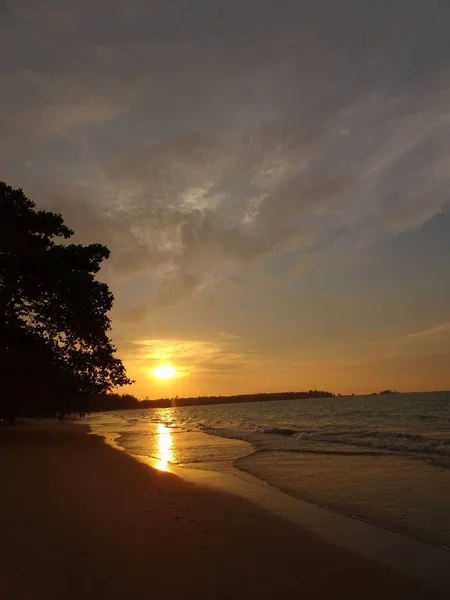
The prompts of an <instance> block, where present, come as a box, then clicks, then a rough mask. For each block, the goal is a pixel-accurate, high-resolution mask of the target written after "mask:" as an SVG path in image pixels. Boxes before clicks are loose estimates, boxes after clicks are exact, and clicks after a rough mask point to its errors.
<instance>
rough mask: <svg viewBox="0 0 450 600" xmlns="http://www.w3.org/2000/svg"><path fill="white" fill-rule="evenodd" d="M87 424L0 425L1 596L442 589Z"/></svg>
mask: <svg viewBox="0 0 450 600" xmlns="http://www.w3.org/2000/svg"><path fill="white" fill-rule="evenodd" d="M86 431H87V427H86V428H85V427H80V426H75V425H72V424H70V423H65V424H61V423H54V422H52V423H45V422H44V423H37V424H23V425H17V426H16V427H2V428H1V429H0V466H1V495H0V509H1V510H0V532H1V546H0V547H1V550H0V561H1V563H0V590H1V597H2V599H3V598H4V599H5V600H16V599H17V600H28V599H30V600H31V599H33V600H40V599H42V600H43V599H46V600H52V599H55V600H56V599H58V600H62V599H66V598H69V599H72V598H73V599H87V598H89V599H90V598H92V599H94V598H95V599H101V600H103V599H105V600H106V599H108V600H113V599H116V598H117V599H119V598H120V599H121V600H128V599H131V600H133V599H135V598H136V599H138V598H139V599H141V598H154V599H157V600H159V599H161V600H162V599H165V600H166V599H172V598H180V599H182V598H193V599H199V600H200V599H208V600H211V599H223V600H225V599H229V600H231V599H244V598H245V599H253V598H255V599H261V598H273V599H280V600H281V599H283V598H291V597H292V598H304V599H305V600H306V599H312V598H323V599H329V598H333V599H336V598H342V599H344V598H345V599H349V598H355V599H358V600H360V599H361V598H365V599H370V598H373V599H375V598H377V599H379V598H383V599H386V598H396V599H398V598H408V599H409V600H410V599H414V598H427V599H429V600H431V599H432V598H443V597H444V596H439V595H438V594H437V593H435V592H432V591H430V590H427V589H426V588H424V587H422V585H421V584H419V583H417V582H415V581H413V580H411V579H408V578H406V577H405V576H402V575H400V574H398V573H396V572H395V571H393V570H390V569H389V568H388V567H386V566H383V565H381V564H378V563H376V562H372V561H370V560H368V559H365V558H363V557H361V556H358V555H356V554H352V553H351V552H350V551H348V550H343V549H340V548H338V547H336V546H333V545H331V544H328V543H326V542H324V541H322V540H321V539H320V538H319V537H316V536H315V535H314V534H312V533H310V532H308V531H307V530H305V529H303V528H301V527H300V526H298V525H296V524H292V523H290V522H289V521H284V520H283V519H281V518H279V517H277V516H275V515H272V514H271V513H269V512H266V511H265V510H263V509H261V508H259V507H257V506H255V505H254V504H252V503H250V502H248V501H246V500H243V499H241V498H238V497H235V496H231V495H227V494H224V493H220V492H218V491H215V490H212V489H209V488H205V487H201V486H199V485H195V484H192V483H189V482H186V481H184V480H183V479H181V478H179V477H177V476H175V475H173V474H170V473H163V472H160V471H157V470H155V469H151V468H150V467H148V466H147V465H144V464H141V463H139V462H138V461H136V460H134V459H133V458H131V457H129V456H127V455H126V454H125V453H123V452H120V451H118V450H115V449H113V448H111V447H109V446H107V445H106V444H105V443H104V442H103V440H102V439H100V438H98V437H96V436H90V435H86V434H85V432H86Z"/></svg>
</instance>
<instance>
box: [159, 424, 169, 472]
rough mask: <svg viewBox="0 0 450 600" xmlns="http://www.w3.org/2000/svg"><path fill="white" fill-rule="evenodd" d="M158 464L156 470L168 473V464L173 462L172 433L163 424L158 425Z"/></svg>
mask: <svg viewBox="0 0 450 600" xmlns="http://www.w3.org/2000/svg"><path fill="white" fill-rule="evenodd" d="M157 434H158V462H157V464H156V468H157V469H159V470H160V471H168V470H169V468H168V463H170V462H171V461H172V460H173V450H172V432H171V430H170V427H167V425H164V423H158V429H157Z"/></svg>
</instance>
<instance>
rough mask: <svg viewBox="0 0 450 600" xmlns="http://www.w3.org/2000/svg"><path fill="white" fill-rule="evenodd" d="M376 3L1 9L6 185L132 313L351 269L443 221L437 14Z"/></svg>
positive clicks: (424, 7)
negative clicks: (85, 247) (92, 253)
mask: <svg viewBox="0 0 450 600" xmlns="http://www.w3.org/2000/svg"><path fill="white" fill-rule="evenodd" d="M381 4H382V3H374V2H371V1H370V0H365V1H364V0H358V1H356V0H342V1H341V2H339V3H336V2H334V1H333V0H328V1H325V0H322V1H321V2H317V1H316V0H314V1H313V0H311V1H306V2H302V3H298V2H295V1H294V0H292V2H291V1H288V2H284V3H282V6H280V3H278V2H275V0H265V1H259V0H258V1H256V0H248V2H242V3H230V2H225V1H222V0H220V1H219V0H216V1H212V2H209V3H207V5H206V4H205V3H204V2H201V1H200V0H196V1H194V2H185V1H181V0H180V1H179V2H172V3H168V2H163V1H160V2H151V3H143V2H141V1H140V0H131V1H130V2H128V3H126V5H125V4H124V3H122V2H118V1H116V2H114V1H112V2H106V0H94V1H89V2H88V1H87V0H85V1H83V0H81V1H80V2H78V3H77V5H76V7H75V6H74V5H73V3H68V2H61V1H59V2H56V0H43V1H42V2H40V3H39V6H37V5H36V3H32V2H29V1H28V0H14V2H7V3H6V8H5V11H4V15H3V19H2V25H1V27H2V36H0V55H2V56H8V57H10V59H9V60H8V64H7V69H5V70H4V75H3V76H2V78H1V79H0V91H1V92H2V93H1V94H0V109H1V110H0V114H2V115H3V119H2V120H1V122H0V133H1V134H2V135H3V137H4V138H5V137H7V138H8V140H10V142H9V144H7V145H6V146H5V147H4V148H3V150H0V159H1V160H2V164H4V165H5V176H6V175H7V174H9V175H10V176H11V179H12V180H14V182H15V181H16V180H17V181H18V184H19V185H21V186H22V187H24V189H25V191H28V190H30V195H32V194H31V191H35V192H36V196H35V197H36V199H38V201H39V203H40V204H41V205H43V206H44V205H45V206H50V207H52V208H56V209H57V210H60V211H61V212H62V213H63V214H64V215H65V216H66V219H67V221H68V223H69V225H71V226H73V227H74V228H76V230H77V233H78V235H79V236H80V238H82V239H83V240H88V239H89V240H91V241H94V240H97V238H100V241H103V242H104V243H106V244H108V246H110V247H111V250H112V259H111V269H110V270H109V274H108V277H111V278H114V277H115V278H116V279H124V278H127V277H128V278H132V277H136V276H137V275H139V276H142V275H143V274H144V275H147V276H148V277H149V278H150V279H151V282H152V285H150V286H148V287H149V294H148V298H147V299H146V300H145V301H144V302H143V303H142V302H141V304H139V305H138V306H136V307H135V308H134V309H133V310H132V311H130V312H128V313H127V315H125V317H126V318H128V319H130V320H137V319H143V318H145V317H146V315H147V314H148V313H149V312H152V311H155V310H157V309H160V308H161V307H163V306H167V305H169V304H171V303H175V302H181V301H183V300H184V299H186V298H188V297H190V296H191V295H193V294H195V293H200V292H201V291H202V290H204V289H205V288H207V287H208V286H211V285H216V284H217V281H218V279H220V273H222V271H224V270H225V271H227V272H228V271H229V272H239V273H240V277H241V278H242V280H243V281H244V282H245V275H242V273H243V272H244V271H245V269H246V268H247V267H248V266H249V265H251V264H253V263H255V262H257V261H260V262H261V261H264V260H268V259H270V258H273V257H280V256H283V255H285V254H289V255H291V256H294V257H295V260H293V261H292V263H293V264H295V265H297V267H294V268H296V269H297V273H300V272H303V271H304V265H305V264H306V263H308V264H314V260H315V257H316V256H318V255H321V254H325V255H332V256H333V257H334V256H336V255H339V254H341V255H352V253H356V254H358V255H359V256H362V255H363V254H364V250H365V249H366V248H370V247H371V246H373V245H374V244H377V243H379V242H380V241H381V240H383V239H385V238H387V237H389V236H393V235H397V234H399V233H402V232H404V231H406V230H409V229H414V228H418V227H420V226H421V225H423V224H424V223H425V222H427V220H429V219H431V218H433V217H434V216H436V215H437V214H439V212H440V211H443V210H447V208H448V195H447V192H448V186H449V177H450V176H449V173H448V169H447V168H446V162H445V161H446V160H447V158H446V157H447V156H448V154H449V150H450V117H449V111H448V106H449V101H450V90H449V86H448V83H447V82H448V74H449V66H450V64H449V56H450V41H449V37H448V35H447V32H448V27H449V25H450V11H449V10H448V8H447V7H446V6H444V4H445V3H438V2H434V1H433V0H431V2H427V3H422V2H417V1H415V0H407V1H406V0H397V1H395V2H391V3H389V5H388V4H386V6H384V5H382V6H381ZM324 15H327V17H326V18H325V17H324ZM311 32H313V33H311ZM113 271H114V272H113Z"/></svg>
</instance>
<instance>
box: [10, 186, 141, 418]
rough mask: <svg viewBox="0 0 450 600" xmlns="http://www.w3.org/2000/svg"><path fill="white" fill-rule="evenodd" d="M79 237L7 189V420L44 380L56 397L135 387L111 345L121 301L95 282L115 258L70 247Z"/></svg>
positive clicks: (93, 248)
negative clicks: (115, 313) (115, 308)
mask: <svg viewBox="0 0 450 600" xmlns="http://www.w3.org/2000/svg"><path fill="white" fill-rule="evenodd" d="M72 235H73V231H72V230H71V229H69V228H68V227H67V226H66V225H65V224H64V221H63V218H62V216H61V215H60V214H55V213H52V212H48V211H43V210H36V205H35V203H34V202H32V201H31V200H29V199H28V198H27V197H26V196H25V194H24V193H23V191H22V190H21V189H13V188H12V187H10V186H8V185H6V184H5V183H3V182H1V183H0V377H1V388H0V393H1V396H0V403H1V404H0V412H5V409H6V408H7V407H9V412H10V413H11V414H14V412H15V410H16V409H17V408H18V406H19V405H20V403H21V402H22V404H23V400H24V398H25V391H24V390H25V388H27V389H28V393H29V394H30V390H32V389H33V386H36V385H40V389H42V386H43V382H42V379H43V376H44V374H45V381H46V385H45V386H44V387H45V388H46V389H47V388H48V390H47V393H48V394H49V396H52V397H58V396H59V397H61V396H62V395H64V396H65V397H68V396H72V397H75V396H80V395H87V394H92V393H104V392H106V391H108V390H110V389H111V388H113V387H117V386H123V385H127V384H129V383H132V382H131V381H130V379H128V377H127V376H126V372H125V368H124V366H123V364H122V362H121V360H120V359H119V358H117V357H116V356H115V352H116V349H115V347H114V346H113V344H112V342H111V339H110V338H109V337H108V331H109V330H110V329H111V323H110V319H109V317H108V312H109V311H110V309H111V308H112V305H113V300H114V298H113V295H112V293H111V292H110V290H109V288H108V286H107V284H106V283H102V282H100V281H98V280H97V279H96V278H95V276H96V274H97V273H98V271H99V270H100V266H101V263H102V262H103V260H106V259H107V258H108V257H109V250H108V248H106V247H105V246H102V245H101V244H91V245H88V246H83V245H79V244H67V245H64V244H63V240H65V239H68V238H70V237H71V236H72ZM24 374H26V377H27V381H26V385H24V377H23V375H24ZM2 409H3V410H2Z"/></svg>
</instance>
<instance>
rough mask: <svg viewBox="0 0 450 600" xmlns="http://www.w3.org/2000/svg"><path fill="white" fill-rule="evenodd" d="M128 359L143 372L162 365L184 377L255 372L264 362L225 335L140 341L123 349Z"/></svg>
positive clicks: (237, 338) (231, 336)
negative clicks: (207, 338)
mask: <svg viewBox="0 0 450 600" xmlns="http://www.w3.org/2000/svg"><path fill="white" fill-rule="evenodd" d="M122 352H123V354H124V359H125V360H127V361H128V362H129V363H130V364H132V365H135V366H136V367H137V368H138V369H139V370H143V369H144V370H145V369H151V368H153V367H154V366H157V365H158V364H161V363H166V362H167V363H170V364H173V365H175V367H176V369H177V371H178V372H179V374H180V375H207V374H208V375H211V374H215V375H221V374H227V373H230V372H232V373H234V374H236V373H237V372H238V373H239V374H240V375H241V374H244V373H245V372H246V371H248V370H253V369H254V368H255V367H256V365H257V364H259V363H260V361H261V359H260V358H259V357H258V355H257V353H255V352H251V351H250V352H249V351H247V350H246V351H245V352H244V351H243V350H242V348H240V338H239V337H238V336H234V335H230V334H226V333H222V334H219V335H218V336H216V337H215V338H214V339H212V340H209V341H205V340H176V339H175V340H174V339H151V340H136V341H135V342H129V343H127V344H126V345H125V346H124V347H123V348H122Z"/></svg>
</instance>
